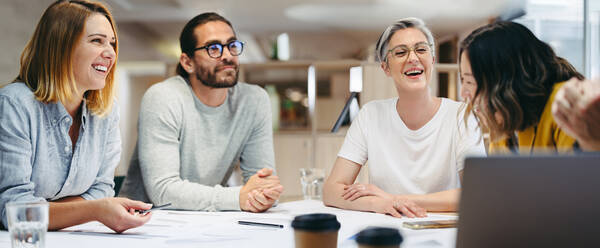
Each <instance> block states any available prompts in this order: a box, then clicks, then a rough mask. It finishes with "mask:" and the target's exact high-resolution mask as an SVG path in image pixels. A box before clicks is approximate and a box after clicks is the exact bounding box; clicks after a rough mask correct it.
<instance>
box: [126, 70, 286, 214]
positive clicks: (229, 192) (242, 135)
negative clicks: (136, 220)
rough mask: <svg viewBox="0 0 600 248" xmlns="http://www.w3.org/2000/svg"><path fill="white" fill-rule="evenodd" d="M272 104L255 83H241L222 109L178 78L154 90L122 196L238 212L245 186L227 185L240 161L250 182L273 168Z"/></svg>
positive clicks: (140, 125)
mask: <svg viewBox="0 0 600 248" xmlns="http://www.w3.org/2000/svg"><path fill="white" fill-rule="evenodd" d="M274 160H275V159H274V154H273V131H272V127H271V105H270V103H269V97H268V95H267V93H266V92H265V91H264V90H263V89H262V88H260V87H259V86H256V85H250V84H246V83H238V84H237V85H236V86H234V87H232V88H230V89H228V94H227V99H226V100H225V102H224V103H223V104H221V105H220V106H218V107H209V106H207V105H204V104H203V103H202V102H201V101H200V100H199V99H198V98H197V97H196V95H195V94H194V93H193V91H192V88H191V86H190V85H189V84H188V83H187V82H186V81H185V79H183V78H182V77H180V76H175V77H171V78H169V79H167V80H165V81H163V82H161V83H157V84H155V85H153V86H152V87H150V89H148V91H146V93H145V94H144V97H143V99H142V104H141V108H140V114H139V120H138V140H137V145H136V149H135V152H134V154H133V157H132V159H131V164H130V166H129V171H128V173H127V178H126V179H125V182H124V183H123V187H122V190H121V193H120V196H125V197H129V198H132V199H136V200H141V201H145V202H148V201H150V202H152V203H154V204H155V205H162V204H166V203H172V204H173V205H172V208H175V209H185V210H205V211H221V210H239V209H240V204H239V192H240V188H241V187H225V186H224V185H225V183H226V182H227V180H228V178H229V176H230V174H231V171H232V170H233V167H234V166H235V164H236V163H237V161H239V162H240V168H241V170H242V176H243V177H244V182H246V181H247V180H248V178H249V177H250V176H252V175H253V174H255V173H256V172H257V171H258V170H260V169H261V168H264V167H269V168H274Z"/></svg>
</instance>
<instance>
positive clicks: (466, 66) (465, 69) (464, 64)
mask: <svg viewBox="0 0 600 248" xmlns="http://www.w3.org/2000/svg"><path fill="white" fill-rule="evenodd" d="M460 82H461V85H460V97H461V98H462V99H464V100H465V101H470V100H473V96H475V92H477V82H475V77H473V73H472V72H471V61H470V60H469V56H467V52H463V53H462V54H461V55H460Z"/></svg>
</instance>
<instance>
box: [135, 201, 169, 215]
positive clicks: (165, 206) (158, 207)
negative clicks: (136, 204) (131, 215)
mask: <svg viewBox="0 0 600 248" xmlns="http://www.w3.org/2000/svg"><path fill="white" fill-rule="evenodd" d="M170 206H171V203H167V204H165V205H162V206H154V207H152V208H151V209H147V210H140V211H138V213H139V214H145V213H147V212H151V211H154V210H159V209H163V208H167V207H170Z"/></svg>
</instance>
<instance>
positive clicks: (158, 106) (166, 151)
mask: <svg viewBox="0 0 600 248" xmlns="http://www.w3.org/2000/svg"><path fill="white" fill-rule="evenodd" d="M182 104H183V103H182V102H181V99H177V97H175V96H172V95H169V94H168V93H166V92H164V91H161V89H160V88H150V89H149V90H148V91H147V92H146V94H145V95H144V97H143V99H142V104H141V108H140V114H139V120H138V156H139V162H140V170H141V174H142V178H143V182H144V187H145V189H146V193H147V195H148V197H149V198H150V200H151V201H152V202H153V203H154V204H157V205H162V204H166V203H171V204H172V206H173V208H176V209H184V210H204V211H221V210H240V205H239V192H240V187H222V186H221V185H216V186H214V187H213V186H207V185H203V184H200V183H194V182H190V181H188V180H184V179H182V177H181V175H180V167H181V165H180V162H181V160H180V133H181V128H182V121H183V105H182Z"/></svg>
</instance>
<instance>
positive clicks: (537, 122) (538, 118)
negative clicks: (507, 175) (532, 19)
mask: <svg viewBox="0 0 600 248" xmlns="http://www.w3.org/2000/svg"><path fill="white" fill-rule="evenodd" d="M459 63H460V68H461V70H462V71H461V75H463V74H465V75H466V74H471V75H472V77H471V78H467V80H473V81H474V82H475V83H476V84H477V90H476V92H475V95H474V96H473V100H472V101H471V104H469V106H468V111H470V110H476V111H475V112H476V113H477V115H478V117H479V118H482V119H483V121H482V122H480V123H484V124H485V125H486V126H487V128H488V129H489V131H490V138H491V141H492V143H491V144H490V147H489V151H490V153H499V152H500V153H502V152H508V151H509V150H510V151H513V152H515V153H517V152H520V153H522V154H523V153H525V154H529V153H533V152H540V151H549V152H564V151H569V150H572V148H573V144H574V143H575V139H573V138H572V137H569V136H568V135H567V134H565V133H564V132H563V131H562V130H561V129H560V128H559V127H558V126H557V124H556V122H555V121H554V119H553V117H552V111H551V105H552V101H553V99H554V97H555V95H556V92H557V91H558V89H559V88H560V87H562V85H563V82H565V81H567V80H569V79H570V78H572V77H576V78H578V79H583V76H582V75H581V74H580V73H579V72H577V71H576V70H575V68H574V67H573V66H572V65H571V64H569V62H567V61H566V60H565V59H563V58H560V57H558V56H556V54H555V53H554V51H553V50H552V48H551V47H550V46H549V45H548V44H546V43H544V42H542V41H540V40H539V39H538V38H536V37H535V35H533V33H531V31H529V29H527V28H526V27H525V26H523V25H521V24H518V23H514V22H496V23H492V24H489V25H486V26H483V27H480V28H478V29H476V30H475V31H473V32H472V33H471V34H470V35H469V36H468V37H467V38H465V40H463V41H462V43H461V45H460V59H459ZM465 70H470V71H467V72H465Z"/></svg>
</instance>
